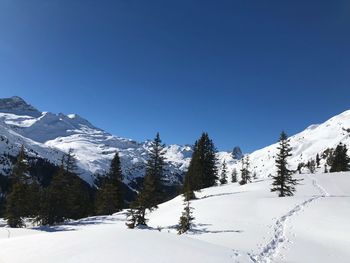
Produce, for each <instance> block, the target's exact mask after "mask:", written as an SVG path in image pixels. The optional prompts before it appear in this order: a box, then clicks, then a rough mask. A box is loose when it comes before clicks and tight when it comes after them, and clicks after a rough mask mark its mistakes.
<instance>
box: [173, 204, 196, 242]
mask: <svg viewBox="0 0 350 263" xmlns="http://www.w3.org/2000/svg"><path fill="white" fill-rule="evenodd" d="M192 211H193V208H192V207H191V203H190V201H185V207H184V211H183V212H182V216H181V217H180V221H179V225H178V227H177V233H178V234H179V235H181V234H184V233H186V232H187V231H188V230H190V229H191V228H192V224H193V223H192V222H193V220H194V217H193V212H192Z"/></svg>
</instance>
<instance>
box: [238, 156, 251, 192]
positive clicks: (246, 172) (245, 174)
mask: <svg viewBox="0 0 350 263" xmlns="http://www.w3.org/2000/svg"><path fill="white" fill-rule="evenodd" d="M248 182H251V176H250V162H249V156H248V155H247V156H244V157H243V158H242V169H241V181H240V182H239V184H240V185H245V184H247V183H248Z"/></svg>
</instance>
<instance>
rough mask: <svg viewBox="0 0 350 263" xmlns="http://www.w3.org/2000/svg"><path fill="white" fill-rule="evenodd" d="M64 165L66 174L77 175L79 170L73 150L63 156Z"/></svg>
mask: <svg viewBox="0 0 350 263" xmlns="http://www.w3.org/2000/svg"><path fill="white" fill-rule="evenodd" d="M63 164H64V169H65V171H66V173H72V174H73V173H74V174H76V172H77V169H78V168H77V163H76V159H75V155H74V153H73V149H72V148H70V149H69V150H68V153H66V154H64V155H63Z"/></svg>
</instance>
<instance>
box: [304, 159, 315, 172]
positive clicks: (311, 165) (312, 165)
mask: <svg viewBox="0 0 350 263" xmlns="http://www.w3.org/2000/svg"><path fill="white" fill-rule="evenodd" d="M306 167H307V168H308V169H309V172H310V173H312V174H313V173H315V170H316V162H315V160H313V159H311V160H310V161H308V162H307V164H306Z"/></svg>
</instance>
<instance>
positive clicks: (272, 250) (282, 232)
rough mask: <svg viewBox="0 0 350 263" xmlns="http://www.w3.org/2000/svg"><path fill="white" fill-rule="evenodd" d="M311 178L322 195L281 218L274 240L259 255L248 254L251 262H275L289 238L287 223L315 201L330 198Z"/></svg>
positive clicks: (276, 227)
mask: <svg viewBox="0 0 350 263" xmlns="http://www.w3.org/2000/svg"><path fill="white" fill-rule="evenodd" d="M309 178H310V179H311V180H312V184H313V186H315V187H316V188H317V189H318V190H319V191H320V193H321V195H317V196H313V197H311V198H309V199H308V200H306V201H304V202H303V203H301V204H299V205H297V206H295V207H294V208H293V209H292V210H290V211H289V212H288V213H287V214H285V215H284V216H282V217H280V218H279V219H278V220H277V221H276V223H275V227H274V236H273V238H272V240H271V241H270V242H269V243H268V244H267V245H266V246H265V247H263V249H262V251H261V252H260V253H259V254H255V255H254V254H248V256H249V258H250V260H251V261H252V262H254V263H270V262H273V259H274V258H275V257H276V255H277V254H278V252H279V251H280V248H281V247H282V245H283V244H285V243H286V242H287V241H288V238H287V236H286V223H287V221H288V220H289V219H290V218H291V217H293V216H294V215H295V214H297V213H298V212H300V211H301V210H302V209H303V208H304V207H305V206H306V205H308V204H309V203H311V202H313V201H315V200H316V199H319V198H322V197H329V196H330V195H329V194H328V193H327V191H326V190H325V189H324V188H323V187H322V186H321V185H319V184H318V183H317V180H316V179H315V178H314V177H312V176H310V175H309Z"/></svg>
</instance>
